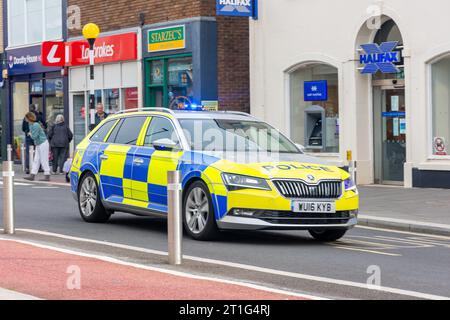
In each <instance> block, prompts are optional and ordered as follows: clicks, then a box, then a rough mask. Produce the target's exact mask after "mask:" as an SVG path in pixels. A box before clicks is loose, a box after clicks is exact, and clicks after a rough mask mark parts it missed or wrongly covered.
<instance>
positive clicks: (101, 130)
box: [91, 121, 116, 142]
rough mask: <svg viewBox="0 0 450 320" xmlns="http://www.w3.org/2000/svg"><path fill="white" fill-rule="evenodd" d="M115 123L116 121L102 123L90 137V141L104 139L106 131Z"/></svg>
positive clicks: (101, 140)
mask: <svg viewBox="0 0 450 320" xmlns="http://www.w3.org/2000/svg"><path fill="white" fill-rule="evenodd" d="M115 123H116V121H108V122H106V123H105V124H104V125H102V126H101V127H100V128H99V129H98V130H97V131H96V132H95V133H94V135H93V136H92V137H91V141H93V142H103V141H105V138H106V136H107V135H108V132H109V131H110V130H111V128H112V127H113V126H114V124H115Z"/></svg>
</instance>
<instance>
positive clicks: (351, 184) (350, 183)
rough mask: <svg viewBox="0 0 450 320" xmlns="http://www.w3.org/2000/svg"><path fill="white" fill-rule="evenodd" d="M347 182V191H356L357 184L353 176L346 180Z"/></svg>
mask: <svg viewBox="0 0 450 320" xmlns="http://www.w3.org/2000/svg"><path fill="white" fill-rule="evenodd" d="M344 183H345V191H356V184H355V182H354V181H353V179H352V178H348V179H347V180H345V181H344Z"/></svg>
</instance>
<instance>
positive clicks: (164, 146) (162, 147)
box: [153, 138, 178, 151]
mask: <svg viewBox="0 0 450 320" xmlns="http://www.w3.org/2000/svg"><path fill="white" fill-rule="evenodd" d="M153 148H155V149H156V150H159V151H171V150H174V149H177V148H178V143H176V142H175V141H173V140H171V139H167V138H164V139H159V140H156V141H154V142H153Z"/></svg>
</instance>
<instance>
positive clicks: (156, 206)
mask: <svg viewBox="0 0 450 320" xmlns="http://www.w3.org/2000/svg"><path fill="white" fill-rule="evenodd" d="M147 208H149V209H150V210H154V211H159V212H161V213H167V206H164V205H161V204H156V203H150V204H149V205H148V207H147Z"/></svg>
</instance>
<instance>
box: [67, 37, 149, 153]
mask: <svg viewBox="0 0 450 320" xmlns="http://www.w3.org/2000/svg"><path fill="white" fill-rule="evenodd" d="M74 41H76V40H74ZM88 48H89V47H88V44H87V43H86V45H85V47H84V48H83V49H82V57H81V60H82V63H83V61H84V63H85V64H87V63H88ZM94 52H95V104H96V105H97V104H98V103H102V104H103V106H104V109H105V112H106V113H107V114H109V115H111V114H114V113H117V112H119V111H122V110H127V109H136V108H139V107H140V106H142V103H141V99H142V98H141V94H140V92H141V88H140V83H141V71H140V70H141V63H140V61H139V60H138V36H137V32H126V33H114V34H108V35H102V36H101V37H100V38H99V39H97V41H96V45H95V49H94ZM89 90H90V88H89V68H88V67H87V66H86V65H83V66H78V67H71V68H69V91H70V114H71V128H72V129H73V132H74V145H75V146H76V145H77V144H78V143H80V142H81V140H82V139H83V138H84V137H85V136H86V134H87V133H88V132H89V127H90V125H91V122H92V121H91V120H92V119H89V117H90V113H89V112H86V106H89Z"/></svg>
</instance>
